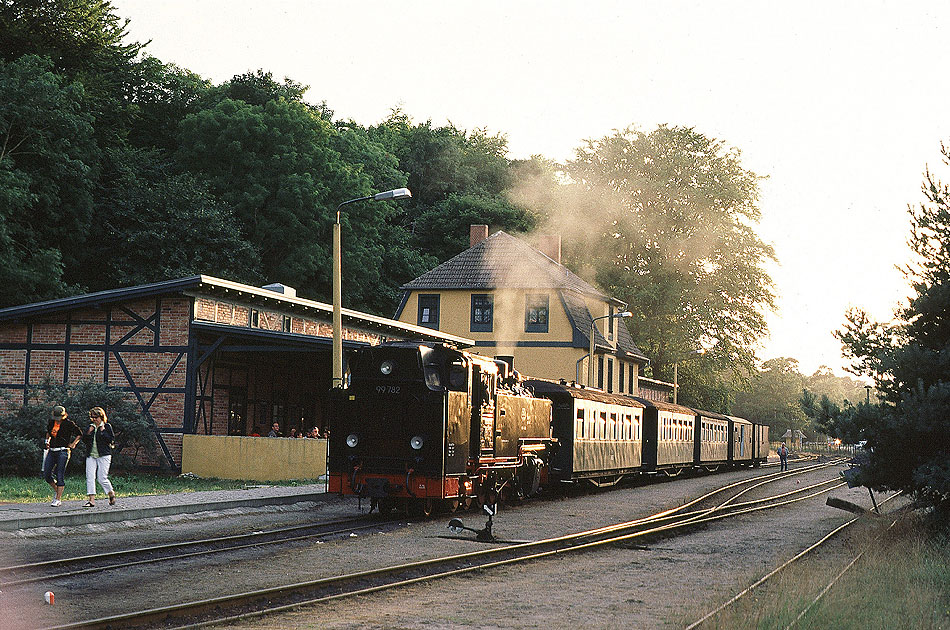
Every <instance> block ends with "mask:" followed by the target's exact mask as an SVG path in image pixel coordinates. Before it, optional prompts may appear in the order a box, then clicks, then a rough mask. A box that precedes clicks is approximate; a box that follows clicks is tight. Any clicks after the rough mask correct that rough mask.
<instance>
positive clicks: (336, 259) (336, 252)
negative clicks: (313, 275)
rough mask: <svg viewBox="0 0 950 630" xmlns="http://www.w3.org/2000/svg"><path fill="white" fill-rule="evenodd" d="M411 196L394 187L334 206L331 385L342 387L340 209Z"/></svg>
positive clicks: (406, 191) (405, 191) (404, 190)
mask: <svg viewBox="0 0 950 630" xmlns="http://www.w3.org/2000/svg"><path fill="white" fill-rule="evenodd" d="M409 197H412V193H410V192H409V189H408V188H396V189H395V190H387V191H386V192H381V193H376V194H375V195H369V196H367V197H357V198H356V199H350V200H348V201H344V202H343V203H341V204H340V205H339V206H337V208H336V223H334V224H333V387H339V388H341V389H342V388H343V313H342V308H343V306H342V302H343V297H342V295H343V288H342V285H343V282H342V280H341V275H342V273H341V271H340V266H341V264H340V250H341V248H340V209H341V208H342V207H343V206H345V205H346V204H348V203H353V202H356V201H368V200H370V199H372V200H373V201H386V200H387V199H407V198H409Z"/></svg>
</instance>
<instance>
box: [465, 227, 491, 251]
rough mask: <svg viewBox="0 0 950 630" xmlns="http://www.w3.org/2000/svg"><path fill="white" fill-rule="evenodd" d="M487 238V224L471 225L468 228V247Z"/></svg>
mask: <svg viewBox="0 0 950 630" xmlns="http://www.w3.org/2000/svg"><path fill="white" fill-rule="evenodd" d="M486 238H488V226H487V225H472V226H470V227H469V228H468V240H469V247H475V246H476V245H478V244H479V243H481V242H482V241H484V240H485V239H486Z"/></svg>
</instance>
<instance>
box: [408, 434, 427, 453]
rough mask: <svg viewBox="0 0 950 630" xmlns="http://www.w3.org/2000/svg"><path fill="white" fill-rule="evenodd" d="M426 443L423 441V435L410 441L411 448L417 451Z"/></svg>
mask: <svg viewBox="0 0 950 630" xmlns="http://www.w3.org/2000/svg"><path fill="white" fill-rule="evenodd" d="M424 443H425V440H423V439H422V436H421V435H417V436H415V437H413V438H412V439H411V440H409V446H411V447H412V448H414V449H416V450H417V451H418V450H420V449H421V448H422V445H423V444H424Z"/></svg>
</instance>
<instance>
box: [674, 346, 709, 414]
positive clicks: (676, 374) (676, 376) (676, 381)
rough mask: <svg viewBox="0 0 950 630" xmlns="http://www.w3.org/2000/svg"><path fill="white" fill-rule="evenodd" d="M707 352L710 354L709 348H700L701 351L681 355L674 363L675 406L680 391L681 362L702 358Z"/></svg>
mask: <svg viewBox="0 0 950 630" xmlns="http://www.w3.org/2000/svg"><path fill="white" fill-rule="evenodd" d="M707 352H709V349H708V348H700V349H699V350H693V351H691V352H687V353H686V354H681V355H680V356H679V357H677V359H676V361H673V404H674V405H675V404H676V399H677V396H676V394H677V392H678V391H679V387H680V385H679V362H680V361H682V360H683V359H687V358H689V357H693V356H696V355H700V356H702V355H704V354H706V353H707Z"/></svg>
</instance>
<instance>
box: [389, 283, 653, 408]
mask: <svg viewBox="0 0 950 630" xmlns="http://www.w3.org/2000/svg"><path fill="white" fill-rule="evenodd" d="M420 294H424V295H438V296H439V330H441V331H443V332H447V333H450V334H453V335H459V336H462V337H468V338H469V339H474V340H475V341H494V342H495V343H496V344H497V345H495V346H487V347H486V346H478V347H475V348H469V351H470V352H475V353H477V354H481V355H483V356H489V357H496V356H513V357H514V358H515V369H516V370H518V371H519V372H521V373H522V374H524V375H526V376H534V377H538V378H546V379H552V380H558V379H565V380H567V381H573V380H575V378H576V375H577V369H578V364H577V361H578V360H579V359H581V358H582V357H584V356H585V355H586V354H587V348H571V347H556V346H555V347H550V346H549V347H530V346H523V345H521V346H516V345H514V343H515V342H524V341H542V342H549V343H551V342H553V343H562V344H564V343H570V342H571V341H572V339H573V334H574V333H573V330H572V328H571V322H570V319H569V318H568V316H567V313H566V312H565V310H564V305H563V304H562V303H561V298H560V296H559V294H558V292H557V291H554V290H542V289H507V290H496V291H485V290H479V291H472V290H439V291H412V292H411V293H410V294H409V297H408V299H407V300H406V305H405V307H404V308H403V311H402V313H400V315H399V320H400V321H402V322H406V323H408V324H417V323H418V321H417V319H418V312H419V295H420ZM473 294H477V295H485V294H487V295H492V296H494V302H493V308H494V314H493V318H494V322H493V325H492V331H491V332H473V331H472V330H471V309H472V295H473ZM528 294H532V295H538V294H547V296H548V332H546V333H534V332H530V333H529V332H525V330H524V317H525V296H526V295H528ZM585 302H586V304H587V308H588V309H589V310H590V312H591V313H592V314H593V316H594V317H600V316H602V315H608V314H609V313H610V311H609V305H608V304H607V302H604V301H602V300H596V299H591V298H589V297H588V298H585ZM606 321H607V320H601V321H598V322H597V326H598V328H599V329H600V331H601V333H603V335H604V337H609V338H610V340H611V341H612V342H614V343H615V342H616V330H615V332H614V335H613V336H608V332H607V328H606ZM622 325H624V324H623V322H621V321H616V322H615V323H614V326H622ZM628 365H629V364H628V363H624V364H623V367H624V370H625V371H624V389H623V391H624V392H627V391H628V382H629V381H628V377H629V371H628V368H627V366H628ZM619 366H620V362H619V361H618V360H617V359H614V373H613V387H612V389H613V391H619V387H618V386H619V383H620V375H619V371H618V368H619ZM634 375H635V377H639V366H637V365H636V364H634ZM604 378H606V368H605V370H604ZM586 379H587V360H586V359H585V360H583V361H581V362H580V382H581V383H584V382H586ZM595 379H596V375H595ZM595 383H596V380H595Z"/></svg>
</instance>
